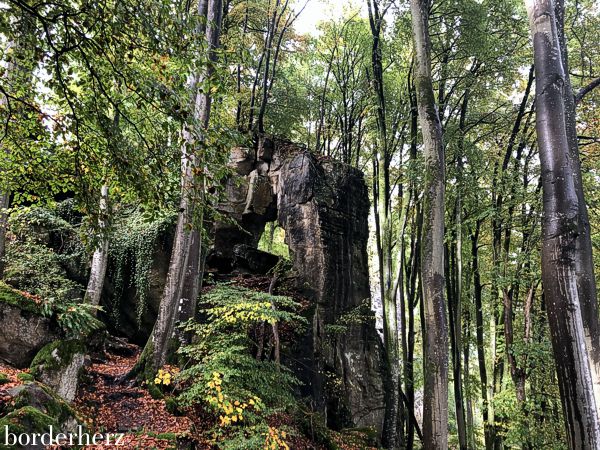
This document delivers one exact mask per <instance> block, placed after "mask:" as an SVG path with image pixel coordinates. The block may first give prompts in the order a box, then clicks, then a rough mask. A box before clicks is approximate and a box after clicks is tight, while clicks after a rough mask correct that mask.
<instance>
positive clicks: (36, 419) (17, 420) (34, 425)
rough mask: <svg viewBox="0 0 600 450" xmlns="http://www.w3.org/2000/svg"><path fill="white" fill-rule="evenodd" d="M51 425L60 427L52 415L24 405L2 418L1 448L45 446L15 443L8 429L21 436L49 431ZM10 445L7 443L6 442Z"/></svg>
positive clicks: (0, 425) (6, 449) (0, 428)
mask: <svg viewBox="0 0 600 450" xmlns="http://www.w3.org/2000/svg"><path fill="white" fill-rule="evenodd" d="M50 426H52V427H54V428H58V427H59V425H58V423H57V421H56V420H55V419H54V418H52V417H51V416H49V415H47V414H45V413H43V412H42V411H40V410H39V409H37V408H34V407H33V406H23V407H22V408H19V409H17V410H15V411H12V412H10V413H8V414H7V415H6V416H4V417H2V418H1V419H0V449H1V450H9V449H15V448H28V449H31V448H44V446H41V445H40V446H31V445H28V446H21V445H19V444H18V443H17V445H14V444H13V443H12V442H11V441H10V440H9V439H8V438H7V436H6V431H7V430H8V432H9V433H11V434H14V435H16V436H19V435H21V434H29V435H31V434H32V433H40V434H42V433H48V432H49V430H50ZM7 442H8V443H9V444H10V445H6V443H7Z"/></svg>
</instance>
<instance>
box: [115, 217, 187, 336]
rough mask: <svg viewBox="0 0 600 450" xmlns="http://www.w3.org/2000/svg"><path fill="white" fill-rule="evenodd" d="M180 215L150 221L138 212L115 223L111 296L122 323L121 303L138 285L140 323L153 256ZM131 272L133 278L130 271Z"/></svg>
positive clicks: (145, 308) (145, 303)
mask: <svg viewBox="0 0 600 450" xmlns="http://www.w3.org/2000/svg"><path fill="white" fill-rule="evenodd" d="M175 219H176V215H174V214H169V215H165V216H162V217H159V218H158V219H155V220H152V221H148V219H147V217H146V216H145V215H144V214H142V213H140V212H137V211H136V212H134V213H132V214H129V215H127V216H126V217H122V218H120V220H118V221H117V223H116V224H115V227H114V229H113V233H112V235H113V236H112V239H111V243H110V250H109V256H110V260H111V278H112V281H113V285H114V293H113V297H112V299H111V308H110V309H111V311H110V315H111V319H112V320H113V322H114V323H115V325H117V326H118V325H119V306H120V304H121V300H122V298H123V294H124V291H125V289H126V288H128V287H133V288H134V289H135V304H136V323H137V326H138V327H139V326H140V325H141V323H142V317H143V315H144V313H145V312H146V310H147V308H148V292H149V286H150V272H151V269H152V263H153V257H154V254H155V252H156V250H157V247H158V245H159V244H160V243H161V241H162V238H163V237H164V235H165V233H166V232H167V230H168V229H169V228H170V227H171V226H172V225H173V223H174V221H175ZM127 274H130V277H129V280H126V275H127Z"/></svg>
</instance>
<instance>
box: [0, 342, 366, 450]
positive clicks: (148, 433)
mask: <svg viewBox="0 0 600 450" xmlns="http://www.w3.org/2000/svg"><path fill="white" fill-rule="evenodd" d="M139 352H140V349H139V347H137V346H135V345H132V344H127V352H126V353H125V354H123V353H122V352H119V353H121V354H115V353H109V352H107V353H104V354H102V355H94V356H93V357H92V363H91V365H89V366H88V367H86V368H85V372H84V375H83V376H82V383H81V384H80V386H79V389H78V391H77V397H76V399H75V401H74V404H73V406H74V408H75V410H76V411H77V412H78V413H79V415H80V418H82V419H83V421H84V422H85V423H86V425H87V426H88V427H89V428H90V429H91V430H93V431H94V432H102V433H112V434H113V436H114V434H117V433H118V434H120V433H123V440H122V444H123V445H122V446H120V447H119V448H121V449H123V450H136V449H156V450H165V449H175V448H177V449H186V448H194V449H197V450H209V449H214V448H216V447H215V446H214V445H211V444H210V443H209V442H208V441H206V440H202V438H201V437H200V436H202V435H203V434H204V433H205V432H206V431H207V430H208V429H210V427H211V426H212V424H213V423H212V422H214V421H213V420H211V419H210V418H209V417H208V415H207V412H206V411H202V410H190V411H186V412H185V415H180V414H179V415H178V414H173V413H172V412H171V411H169V408H168V406H167V401H166V400H165V399H155V398H153V397H152V396H151V395H150V393H149V392H148V390H147V389H145V388H144V387H143V386H141V387H138V386H132V385H129V384H127V383H122V382H120V381H119V380H120V379H121V377H122V376H123V375H124V374H126V373H127V372H128V371H129V370H130V369H131V368H132V367H133V366H134V364H135V363H136V361H137V358H138V355H139ZM0 372H2V373H4V374H6V375H7V377H8V379H9V381H8V382H7V383H4V384H2V385H1V386H0V402H6V401H10V400H11V397H10V396H9V395H8V393H7V391H8V390H9V389H11V388H13V387H15V386H18V385H19V384H22V383H23V382H24V378H23V377H21V376H20V375H23V374H24V373H27V370H25V371H22V370H19V369H15V368H13V367H10V366H7V365H3V364H0ZM166 398H169V397H168V396H167V397H166ZM269 422H270V425H271V426H280V425H287V426H291V427H293V426H294V424H293V423H292V421H291V418H290V417H288V416H285V415H278V416H274V417H271V418H269ZM271 422H272V423H271ZM331 436H332V438H333V440H334V441H335V443H336V445H337V446H338V448H339V449H340V450H371V449H372V448H371V447H368V446H365V445H361V444H359V443H357V441H358V442H360V441H361V440H362V439H361V436H360V433H359V434H356V435H355V434H354V433H345V434H341V433H336V432H331ZM192 443H193V446H191V445H190V444H192ZM288 444H289V447H290V449H292V450H323V449H324V447H322V446H320V445H317V444H315V443H313V442H311V440H309V439H308V438H307V437H305V436H303V435H301V434H300V433H298V434H296V435H295V436H293V437H292V436H289V440H288ZM114 448H115V447H114V445H111V446H110V447H109V446H104V445H96V446H86V447H84V450H107V449H114ZM240 450H253V449H240ZM372 450H375V449H372Z"/></svg>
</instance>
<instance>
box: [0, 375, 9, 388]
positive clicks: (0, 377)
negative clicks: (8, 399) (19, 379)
mask: <svg viewBox="0 0 600 450" xmlns="http://www.w3.org/2000/svg"><path fill="white" fill-rule="evenodd" d="M6 383H10V377H9V376H8V375H6V374H5V373H2V372H0V385H1V384H6Z"/></svg>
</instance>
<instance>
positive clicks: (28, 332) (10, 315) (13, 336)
mask: <svg viewBox="0 0 600 450" xmlns="http://www.w3.org/2000/svg"><path fill="white" fill-rule="evenodd" d="M59 338H60V328H59V326H58V324H57V323H56V322H55V321H54V320H53V319H51V318H48V317H45V316H43V315H42V311H41V308H40V307H39V306H38V305H37V304H36V303H35V302H34V300H32V299H30V298H27V297H26V296H24V295H23V294H21V293H19V292H18V291H16V290H14V289H12V288H11V287H9V286H8V285H6V284H4V283H0V359H1V360H2V361H4V362H6V363H8V364H10V365H11V366H14V367H18V368H20V369H22V368H25V367H28V366H29V364H30V363H31V361H32V360H33V357H34V356H35V355H36V353H37V352H38V351H39V350H40V349H41V348H42V347H43V346H44V345H46V344H47V343H49V342H52V341H54V340H56V339H59Z"/></svg>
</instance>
